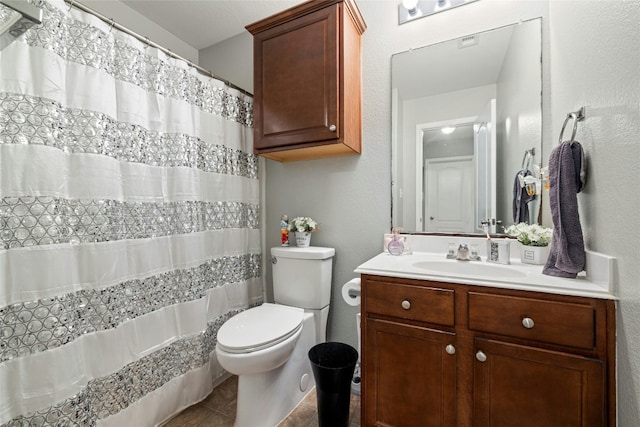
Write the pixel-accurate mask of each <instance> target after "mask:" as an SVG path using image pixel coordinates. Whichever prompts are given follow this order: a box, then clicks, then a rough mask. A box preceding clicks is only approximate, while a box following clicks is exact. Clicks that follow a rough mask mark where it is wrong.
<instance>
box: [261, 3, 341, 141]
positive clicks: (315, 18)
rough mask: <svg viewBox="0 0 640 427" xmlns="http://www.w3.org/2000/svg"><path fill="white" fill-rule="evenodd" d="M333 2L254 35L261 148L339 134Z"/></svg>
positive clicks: (336, 19)
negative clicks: (331, 4) (330, 4)
mask: <svg viewBox="0 0 640 427" xmlns="http://www.w3.org/2000/svg"><path fill="white" fill-rule="evenodd" d="M339 7H340V6H339V5H333V6H330V7H326V8H324V9H321V10H318V11H316V12H313V13H310V14H308V15H304V16H302V17H300V18H297V19H295V20H292V21H289V22H286V23H284V24H281V25H279V26H277V27H274V28H271V29H269V30H266V31H264V32H261V33H259V34H257V35H256V36H255V38H254V50H255V54H254V61H255V64H254V85H255V88H254V90H255V102H254V112H255V137H256V138H255V141H254V145H255V147H256V150H257V151H260V150H264V151H269V149H276V148H278V147H283V146H286V147H291V146H294V147H293V148H302V147H305V146H311V145H314V143H315V144H318V143H319V141H327V140H337V139H338V138H339V137H340V131H341V127H340V122H339V116H338V109H339V80H338V78H339V66H340V64H339V59H338V55H339V49H338V37H339V28H338V10H339V9H338V8H339Z"/></svg>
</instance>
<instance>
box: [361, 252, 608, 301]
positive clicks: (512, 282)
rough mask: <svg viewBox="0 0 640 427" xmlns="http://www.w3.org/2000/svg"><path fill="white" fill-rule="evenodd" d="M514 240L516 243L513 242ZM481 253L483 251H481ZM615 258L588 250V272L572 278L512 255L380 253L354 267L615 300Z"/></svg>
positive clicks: (380, 273)
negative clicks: (493, 258) (499, 259)
mask: <svg viewBox="0 0 640 427" xmlns="http://www.w3.org/2000/svg"><path fill="white" fill-rule="evenodd" d="M516 243H517V242H516ZM481 255H482V254H481ZM614 261H615V259H614V258H611V257H607V256H605V255H601V254H598V253H595V252H591V251H587V271H589V269H591V271H592V273H594V274H588V273H587V272H583V273H581V274H579V275H578V277H577V278H575V279H566V278H560V277H553V276H547V275H544V274H542V267H543V266H541V265H531V264H523V263H521V262H520V259H519V258H513V257H512V258H511V264H509V265H503V264H496V263H490V262H487V261H486V259H485V257H482V260H481V261H458V260H452V259H447V258H446V255H445V253H433V252H414V253H413V254H411V255H400V256H394V255H391V254H389V253H388V252H383V253H381V254H379V255H377V256H375V257H374V258H371V259H370V260H368V261H366V262H365V263H364V264H362V265H360V266H359V267H358V268H356V270H355V272H356V273H359V274H372V275H376V276H388V277H400V278H407V279H418V280H433V281H440V282H449V283H461V284H465V285H480V286H490V287H495V288H507V289H517V290H526V291H536V292H549V293H554V294H562V295H573V296H585V297H595V298H604V299H615V295H614V292H613V281H612V278H613V274H612V269H613V267H614Z"/></svg>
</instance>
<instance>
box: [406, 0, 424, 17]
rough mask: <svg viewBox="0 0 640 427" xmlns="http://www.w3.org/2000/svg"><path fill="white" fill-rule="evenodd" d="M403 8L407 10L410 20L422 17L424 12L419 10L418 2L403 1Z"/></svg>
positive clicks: (416, 0)
mask: <svg viewBox="0 0 640 427" xmlns="http://www.w3.org/2000/svg"><path fill="white" fill-rule="evenodd" d="M402 6H403V7H404V8H405V9H406V11H407V14H408V16H409V17H410V18H409V19H414V18H417V17H419V16H421V15H422V12H421V11H420V9H418V0H402Z"/></svg>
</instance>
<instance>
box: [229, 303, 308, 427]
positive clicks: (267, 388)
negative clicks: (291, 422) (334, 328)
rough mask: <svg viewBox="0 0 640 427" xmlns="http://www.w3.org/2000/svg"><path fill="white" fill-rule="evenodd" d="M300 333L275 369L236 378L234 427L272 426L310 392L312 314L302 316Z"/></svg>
mask: <svg viewBox="0 0 640 427" xmlns="http://www.w3.org/2000/svg"><path fill="white" fill-rule="evenodd" d="M302 322H303V327H302V333H301V334H300V338H299V339H298V342H297V343H296V346H295V348H294V350H293V353H292V354H291V357H290V358H289V360H288V361H287V362H286V363H285V364H284V365H282V366H280V367H279V368H276V369H274V370H271V371H269V372H264V373H261V374H254V375H240V376H239V377H238V406H237V409H236V420H235V423H234V426H235V427H274V426H276V425H278V423H280V422H281V421H282V420H283V419H284V418H285V417H286V416H287V415H289V414H290V413H291V412H292V411H293V410H294V409H295V407H296V406H298V404H299V403H300V402H301V401H302V400H303V399H304V398H305V396H306V395H307V394H308V393H309V392H310V391H311V390H312V389H313V387H314V386H315V382H314V379H313V373H312V372H311V364H310V363H309V357H308V352H309V350H310V349H311V347H313V346H314V345H315V341H316V337H315V335H316V333H315V327H314V320H313V314H311V313H305V314H304V320H303V321H302Z"/></svg>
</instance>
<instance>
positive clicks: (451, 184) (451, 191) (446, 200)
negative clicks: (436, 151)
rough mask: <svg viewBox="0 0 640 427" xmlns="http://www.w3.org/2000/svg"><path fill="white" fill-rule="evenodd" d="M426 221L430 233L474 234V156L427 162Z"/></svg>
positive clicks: (428, 160)
mask: <svg viewBox="0 0 640 427" xmlns="http://www.w3.org/2000/svg"><path fill="white" fill-rule="evenodd" d="M425 170H426V173H425V179H426V183H425V188H426V197H425V198H424V199H425V217H426V218H427V221H426V222H425V226H426V229H425V230H424V231H430V232H440V233H447V232H459V233H467V232H471V231H473V225H474V224H473V221H474V217H475V215H474V213H475V207H474V202H475V201H474V194H473V192H474V188H475V185H474V174H475V165H474V158H473V156H461V157H454V158H444V159H434V160H431V159H425Z"/></svg>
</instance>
